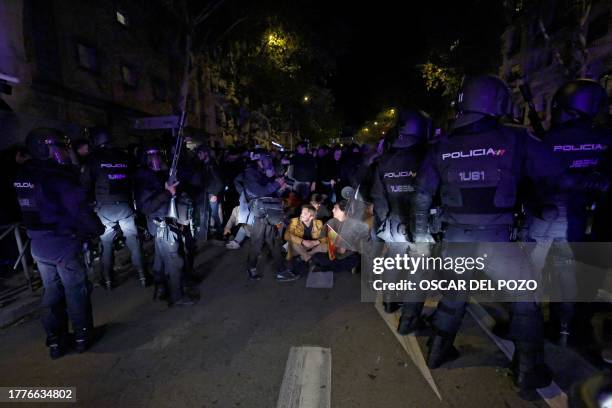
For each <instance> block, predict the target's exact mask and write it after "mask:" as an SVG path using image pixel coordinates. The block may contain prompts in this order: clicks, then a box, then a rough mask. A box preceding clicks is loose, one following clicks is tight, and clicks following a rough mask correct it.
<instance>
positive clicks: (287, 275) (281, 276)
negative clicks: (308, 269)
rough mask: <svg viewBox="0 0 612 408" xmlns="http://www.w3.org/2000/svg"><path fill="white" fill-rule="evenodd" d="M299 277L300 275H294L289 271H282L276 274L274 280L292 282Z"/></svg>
mask: <svg viewBox="0 0 612 408" xmlns="http://www.w3.org/2000/svg"><path fill="white" fill-rule="evenodd" d="M298 279H300V275H296V274H294V273H293V272H291V271H283V272H279V273H277V274H276V280H277V281H278V282H292V281H294V280H298Z"/></svg>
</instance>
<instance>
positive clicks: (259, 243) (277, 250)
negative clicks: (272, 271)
mask: <svg viewBox="0 0 612 408" xmlns="http://www.w3.org/2000/svg"><path fill="white" fill-rule="evenodd" d="M282 245H283V242H282V239H281V235H280V231H279V230H278V229H277V228H276V226H275V225H270V224H269V223H268V220H267V219H266V218H256V219H255V223H254V224H253V228H252V230H251V237H250V240H249V255H248V259H247V267H248V268H249V269H253V268H256V267H257V257H258V256H259V254H260V253H261V252H262V251H263V249H264V248H266V247H267V248H268V250H269V251H270V253H271V254H272V258H273V260H274V267H275V268H276V271H277V272H281V271H283V270H284V269H285V260H284V259H283V254H282V250H281V248H282Z"/></svg>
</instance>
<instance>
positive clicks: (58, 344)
mask: <svg viewBox="0 0 612 408" xmlns="http://www.w3.org/2000/svg"><path fill="white" fill-rule="evenodd" d="M47 347H49V357H51V359H52V360H57V359H58V358H60V357H62V356H63V355H64V354H66V351H67V349H68V347H67V346H66V339H65V337H62V336H55V335H51V336H48V337H47Z"/></svg>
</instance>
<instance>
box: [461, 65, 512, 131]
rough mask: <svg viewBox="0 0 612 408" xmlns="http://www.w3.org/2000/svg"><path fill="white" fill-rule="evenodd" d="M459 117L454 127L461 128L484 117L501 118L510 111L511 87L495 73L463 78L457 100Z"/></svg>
mask: <svg viewBox="0 0 612 408" xmlns="http://www.w3.org/2000/svg"><path fill="white" fill-rule="evenodd" d="M456 108H457V119H456V121H455V123H454V125H453V127H454V128H460V127H463V126H467V125H470V124H472V123H474V122H477V121H479V120H480V119H482V118H484V117H487V116H489V117H494V118H499V117H502V116H504V115H508V114H509V113H510V89H509V88H508V85H506V83H505V82H504V81H502V80H501V79H500V78H498V77H496V76H494V75H479V76H473V77H466V78H464V79H463V83H462V84H461V89H460V90H459V94H458V95H457V101H456Z"/></svg>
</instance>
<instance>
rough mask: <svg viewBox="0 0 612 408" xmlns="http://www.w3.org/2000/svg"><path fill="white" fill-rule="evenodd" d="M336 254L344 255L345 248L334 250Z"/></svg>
mask: <svg viewBox="0 0 612 408" xmlns="http://www.w3.org/2000/svg"><path fill="white" fill-rule="evenodd" d="M336 252H337V253H339V254H345V253H346V248H342V247H340V248H336Z"/></svg>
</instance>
